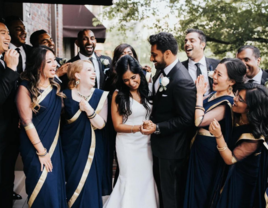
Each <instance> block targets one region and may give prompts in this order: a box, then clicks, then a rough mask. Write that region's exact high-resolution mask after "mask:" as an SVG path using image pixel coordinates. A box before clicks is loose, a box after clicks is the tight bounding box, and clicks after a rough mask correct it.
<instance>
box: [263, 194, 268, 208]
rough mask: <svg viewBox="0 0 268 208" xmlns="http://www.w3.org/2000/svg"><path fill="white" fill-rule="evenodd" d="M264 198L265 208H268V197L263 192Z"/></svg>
mask: <svg viewBox="0 0 268 208" xmlns="http://www.w3.org/2000/svg"><path fill="white" fill-rule="evenodd" d="M264 198H265V202H266V206H265V207H266V208H268V196H267V193H266V192H265V193H264Z"/></svg>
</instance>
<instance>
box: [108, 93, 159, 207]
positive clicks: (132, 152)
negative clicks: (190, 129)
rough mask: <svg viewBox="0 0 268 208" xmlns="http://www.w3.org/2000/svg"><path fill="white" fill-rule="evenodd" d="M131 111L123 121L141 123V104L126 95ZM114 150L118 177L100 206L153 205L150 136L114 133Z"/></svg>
mask: <svg viewBox="0 0 268 208" xmlns="http://www.w3.org/2000/svg"><path fill="white" fill-rule="evenodd" d="M130 106H131V111H132V114H131V115H130V116H129V117H128V119H127V121H126V122H125V124H128V125H141V124H142V122H143V120H147V118H146V109H145V108H144V106H143V105H142V104H140V103H139V102H137V101H135V100H134V99H132V98H130ZM116 153H117V159H118V163H119V170H120V172H119V177H118V180H117V182H116V185H115V187H114V189H113V192H112V194H111V195H110V197H109V198H108V200H107V201H106V203H105V204H104V206H103V207H104V208H157V207H158V193H157V188H156V185H155V181H154V177H153V160H152V150H151V145H150V136H149V135H143V134H141V133H140V132H136V133H117V135H116Z"/></svg>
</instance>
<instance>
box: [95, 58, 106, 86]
mask: <svg viewBox="0 0 268 208" xmlns="http://www.w3.org/2000/svg"><path fill="white" fill-rule="evenodd" d="M95 57H96V58H97V61H98V64H99V71H100V86H98V87H99V89H102V85H103V82H104V73H103V68H102V63H101V60H100V58H99V57H98V56H97V55H96V54H95Z"/></svg>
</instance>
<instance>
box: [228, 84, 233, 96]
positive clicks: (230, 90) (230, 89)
mask: <svg viewBox="0 0 268 208" xmlns="http://www.w3.org/2000/svg"><path fill="white" fill-rule="evenodd" d="M232 92H233V87H232V86H231V85H230V86H229V88H228V93H229V94H232Z"/></svg>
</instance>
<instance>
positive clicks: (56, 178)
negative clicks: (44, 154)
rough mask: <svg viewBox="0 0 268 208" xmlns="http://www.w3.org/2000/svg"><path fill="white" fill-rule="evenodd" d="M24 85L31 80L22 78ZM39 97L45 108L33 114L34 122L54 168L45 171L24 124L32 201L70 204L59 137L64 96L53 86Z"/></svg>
mask: <svg viewBox="0 0 268 208" xmlns="http://www.w3.org/2000/svg"><path fill="white" fill-rule="evenodd" d="M21 85H23V86H25V87H26V88H27V89H28V82H26V81H22V83H21ZM38 101H39V104H40V106H41V108H40V109H39V111H38V113H36V114H34V113H33V114H32V123H33V124H34V126H35V128H36V130H37V133H38V135H39V138H40V140H41V142H42V143H43V146H44V147H45V148H46V149H47V151H48V152H49V153H50V156H51V162H52V165H53V171H52V172H47V170H46V168H44V170H43V171H41V164H40V162H39V159H38V156H37V155H36V149H35V148H34V146H33V144H32V143H31V141H30V140H29V138H28V136H27V134H26V132H25V130H24V129H23V128H21V133H20V141H21V147H20V152H21V156H22V161H23V165H24V173H25V175H26V193H27V194H28V199H29V201H28V205H29V207H33V208H40V207H42V208H66V207H67V203H66V193H65V177H64V163H63V153H62V147H61V141H60V139H59V125H60V114H61V98H60V97H59V96H57V95H56V88H55V87H52V86H49V87H48V88H47V89H45V90H44V91H43V92H42V93H41V95H40V96H39V97H38ZM18 102H23V100H18ZM22 119H23V118H22Z"/></svg>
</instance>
